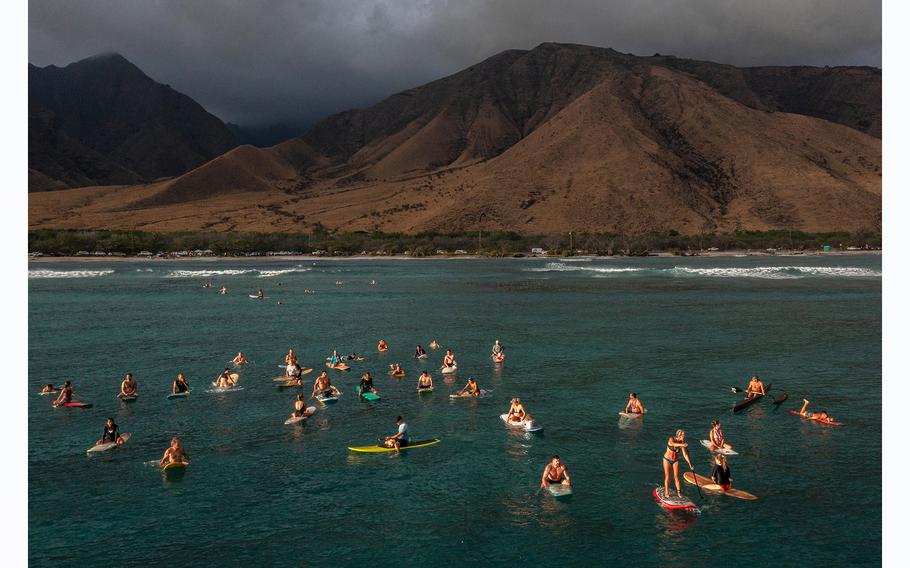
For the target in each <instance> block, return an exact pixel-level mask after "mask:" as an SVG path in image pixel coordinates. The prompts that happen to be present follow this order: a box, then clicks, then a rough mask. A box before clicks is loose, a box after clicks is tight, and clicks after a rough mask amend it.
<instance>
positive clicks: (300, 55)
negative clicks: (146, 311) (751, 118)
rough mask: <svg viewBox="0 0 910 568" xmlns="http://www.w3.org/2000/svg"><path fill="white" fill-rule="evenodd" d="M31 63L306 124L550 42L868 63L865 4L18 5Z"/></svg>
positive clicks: (788, 61)
mask: <svg viewBox="0 0 910 568" xmlns="http://www.w3.org/2000/svg"><path fill="white" fill-rule="evenodd" d="M28 18H29V38H28V43H29V45H28V52H29V61H30V62H31V63H34V64H35V65H40V66H44V65H49V64H55V65H65V64H67V63H70V62H72V61H76V60H78V59H82V58H84V57H88V56H90V55H95V54H97V53H101V52H111V51H116V52H118V53H121V54H123V55H124V56H125V57H126V58H127V59H129V60H130V61H132V62H133V63H135V64H136V65H138V66H139V67H140V68H141V69H142V70H143V71H145V72H146V73H147V74H148V75H149V76H151V77H152V78H153V79H155V80H157V81H159V82H161V83H167V84H169V85H171V86H172V87H173V88H175V89H177V90H178V91H181V92H183V93H185V94H187V95H189V96H191V97H193V98H194V99H196V100H197V101H198V102H199V103H201V104H202V105H203V106H204V107H206V109H207V110H209V111H210V112H213V113H214V114H216V115H217V116H219V117H220V118H221V119H223V120H225V121H230V122H235V123H240V124H246V125H252V124H264V123H272V122H293V123H298V124H306V123H310V122H312V121H314V120H316V119H318V118H321V117H323V116H326V115H328V114H330V113H333V112H337V111H340V110H344V109H347V108H351V107H358V106H366V105H369V104H371V103H374V102H376V101H378V100H380V99H382V98H384V97H385V96H387V95H390V94H392V93H395V92H398V91H400V90H403V89H406V88H409V87H413V86H417V85H420V84H423V83H425V82H427V81H431V80H433V79H437V78H439V77H443V76H445V75H448V74H451V73H454V72H456V71H458V70H460V69H462V68H464V67H467V66H469V65H471V64H473V63H476V62H478V61H480V60H482V59H485V58H487V57H489V56H491V55H494V54H496V53H498V52H500V51H502V50H505V49H514V48H518V49H530V48H533V47H534V46H536V45H538V44H540V43H543V42H548V41H555V42H566V43H583V44H588V45H596V46H601V47H612V48H614V49H616V50H618V51H622V52H630V53H635V54H638V55H650V54H653V53H655V52H660V53H663V54H672V55H677V56H680V57H688V58H696V59H707V60H711V61H718V62H722V63H732V64H734V65H796V64H804V65H873V66H876V67H880V66H881V29H882V28H881V4H880V2H878V1H869V0H501V1H494V0H489V1H486V2H484V1H480V0H449V1H445V0H397V1H396V0H385V1H366V0H364V1H354V0H296V1H293V0H204V1H202V0H135V1H123V0H29V12H28Z"/></svg>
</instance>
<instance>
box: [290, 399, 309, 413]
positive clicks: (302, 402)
mask: <svg viewBox="0 0 910 568" xmlns="http://www.w3.org/2000/svg"><path fill="white" fill-rule="evenodd" d="M305 414H306V399H305V398H303V395H302V394H298V395H297V399H296V400H295V401H294V412H292V413H291V418H300V417H301V416H304V415H305Z"/></svg>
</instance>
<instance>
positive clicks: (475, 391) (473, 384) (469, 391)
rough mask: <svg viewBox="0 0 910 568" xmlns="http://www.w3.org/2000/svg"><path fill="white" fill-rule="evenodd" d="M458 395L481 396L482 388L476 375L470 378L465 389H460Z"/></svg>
mask: <svg viewBox="0 0 910 568" xmlns="http://www.w3.org/2000/svg"><path fill="white" fill-rule="evenodd" d="M458 396H480V388H478V386H477V381H475V380H474V377H470V378H468V383H467V384H466V385H465V386H464V388H463V389H461V390H460V391H458Z"/></svg>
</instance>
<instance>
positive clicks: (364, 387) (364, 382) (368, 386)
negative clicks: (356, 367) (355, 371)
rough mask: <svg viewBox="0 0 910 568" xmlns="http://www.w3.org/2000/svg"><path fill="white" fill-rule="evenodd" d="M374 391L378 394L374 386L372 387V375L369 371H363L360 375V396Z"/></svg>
mask: <svg viewBox="0 0 910 568" xmlns="http://www.w3.org/2000/svg"><path fill="white" fill-rule="evenodd" d="M368 392H371V393H374V394H379V392H377V391H376V389H375V388H373V377H372V376H370V374H369V373H364V374H363V376H362V377H360V396H361V397H362V396H363V395H364V394H365V393H368Z"/></svg>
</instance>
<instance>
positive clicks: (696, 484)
mask: <svg viewBox="0 0 910 568" xmlns="http://www.w3.org/2000/svg"><path fill="white" fill-rule="evenodd" d="M689 470H691V471H692V479H693V480H694V481H695V488H696V489H698V496H699V497H701V498H702V499H704V498H705V496H704V495H702V492H701V487H699V485H698V475H696V474H695V468H694V467H692V464H689Z"/></svg>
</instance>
